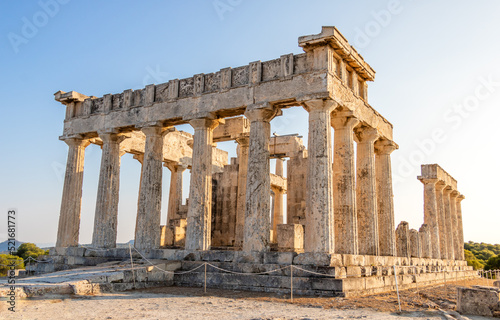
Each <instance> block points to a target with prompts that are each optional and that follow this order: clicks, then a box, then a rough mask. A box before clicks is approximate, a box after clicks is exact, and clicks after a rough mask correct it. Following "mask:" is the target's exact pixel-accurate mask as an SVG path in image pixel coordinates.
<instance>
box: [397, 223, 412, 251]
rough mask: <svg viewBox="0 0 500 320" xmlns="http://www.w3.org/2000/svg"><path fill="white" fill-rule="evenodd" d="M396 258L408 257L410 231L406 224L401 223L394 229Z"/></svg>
mask: <svg viewBox="0 0 500 320" xmlns="http://www.w3.org/2000/svg"><path fill="white" fill-rule="evenodd" d="M396 248H397V252H398V257H407V258H409V257H410V230H409V226H408V222H406V221H401V222H400V223H399V225H398V227H397V229H396Z"/></svg>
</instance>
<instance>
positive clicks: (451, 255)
mask: <svg viewBox="0 0 500 320" xmlns="http://www.w3.org/2000/svg"><path fill="white" fill-rule="evenodd" d="M451 191H452V189H451V187H450V186H446V187H445V188H444V189H443V206H444V216H445V221H446V234H447V237H446V251H447V252H448V259H449V260H454V259H455V252H454V250H453V228H452V218H451V208H450V193H451Z"/></svg>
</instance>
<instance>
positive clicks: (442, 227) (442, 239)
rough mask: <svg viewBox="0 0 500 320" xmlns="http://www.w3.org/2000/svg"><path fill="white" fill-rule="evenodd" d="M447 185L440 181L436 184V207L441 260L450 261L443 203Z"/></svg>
mask: <svg viewBox="0 0 500 320" xmlns="http://www.w3.org/2000/svg"><path fill="white" fill-rule="evenodd" d="M445 187H446V184H445V183H444V182H443V181H438V183H436V205H437V212H438V228H439V251H440V254H441V259H448V250H447V249H448V247H447V245H446V241H447V240H446V239H447V237H448V234H447V232H446V217H445V212H444V203H443V189H444V188H445Z"/></svg>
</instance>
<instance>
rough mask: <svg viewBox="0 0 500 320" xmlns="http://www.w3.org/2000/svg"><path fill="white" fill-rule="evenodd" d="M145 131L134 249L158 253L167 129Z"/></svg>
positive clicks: (156, 128)
mask: <svg viewBox="0 0 500 320" xmlns="http://www.w3.org/2000/svg"><path fill="white" fill-rule="evenodd" d="M141 130H142V132H144V134H145V135H146V146H145V150H144V160H143V165H142V170H141V186H140V189H139V204H138V209H137V220H136V225H135V241H134V246H135V247H136V248H137V249H139V250H143V249H157V248H159V247H160V223H161V193H162V174H163V135H164V128H162V127H159V126H153V127H144V128H142V129H141Z"/></svg>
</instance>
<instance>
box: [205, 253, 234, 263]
mask: <svg viewBox="0 0 500 320" xmlns="http://www.w3.org/2000/svg"><path fill="white" fill-rule="evenodd" d="M234 256H235V251H222V250H207V251H201V252H200V257H201V260H203V261H215V262H231V261H233V260H234Z"/></svg>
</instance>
